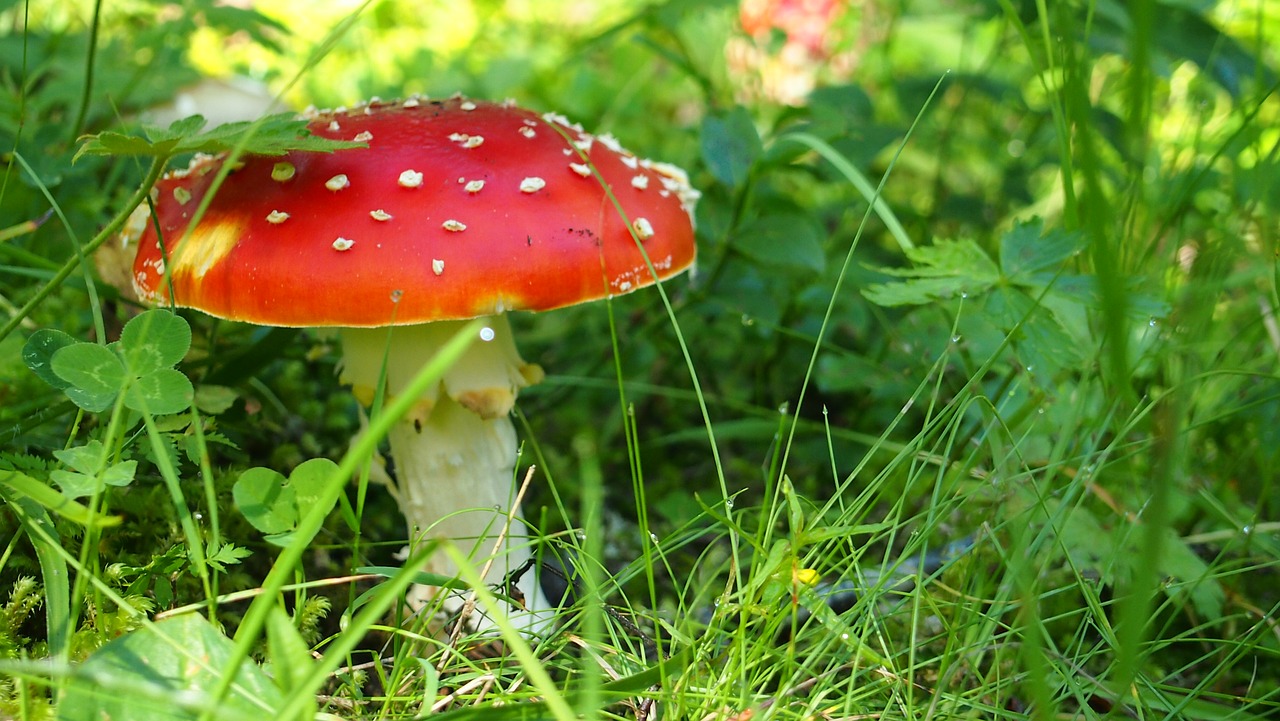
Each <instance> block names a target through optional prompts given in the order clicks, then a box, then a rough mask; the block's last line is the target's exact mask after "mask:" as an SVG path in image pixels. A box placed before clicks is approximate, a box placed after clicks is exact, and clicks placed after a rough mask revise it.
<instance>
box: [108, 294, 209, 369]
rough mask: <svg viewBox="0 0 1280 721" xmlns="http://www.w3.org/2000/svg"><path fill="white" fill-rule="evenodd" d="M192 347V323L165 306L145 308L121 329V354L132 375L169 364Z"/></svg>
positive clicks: (169, 366) (177, 360)
mask: <svg viewBox="0 0 1280 721" xmlns="http://www.w3.org/2000/svg"><path fill="white" fill-rule="evenodd" d="M190 348H191V326H189V325H187V321H186V320H184V319H183V318H182V317H181V316H178V315H175V314H173V313H171V312H170V311H167V310H148V311H146V312H143V313H140V314H138V315H137V316H135V317H134V318H133V320H130V321H129V322H128V323H126V324H125V326H124V330H123V331H121V332H120V355H121V356H122V357H123V358H124V362H125V364H126V365H127V366H128V368H129V371H130V372H131V373H133V374H134V375H139V376H142V375H146V374H148V373H151V372H152V371H157V370H160V369H161V368H172V367H173V366H175V365H177V364H178V362H179V361H181V360H182V358H183V356H185V355H186V354H187V350H188V349H190Z"/></svg>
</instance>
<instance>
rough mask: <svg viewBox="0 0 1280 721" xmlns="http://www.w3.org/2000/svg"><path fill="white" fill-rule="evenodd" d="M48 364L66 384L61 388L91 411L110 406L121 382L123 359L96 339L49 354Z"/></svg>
mask: <svg viewBox="0 0 1280 721" xmlns="http://www.w3.org/2000/svg"><path fill="white" fill-rule="evenodd" d="M50 367H52V368H53V372H54V373H57V374H58V375H59V376H60V377H61V378H62V379H63V380H64V381H66V382H67V383H69V384H70V385H69V386H68V387H67V388H66V389H64V390H65V392H66V394H67V397H68V398H70V399H71V401H72V402H73V403H75V404H76V405H77V406H80V407H81V408H83V409H85V410H86V411H89V412H91V413H99V412H101V411H104V410H106V409H107V408H110V407H111V404H112V403H114V402H115V399H116V395H117V394H118V393H119V392H120V389H122V388H123V387H124V385H125V370H124V363H122V362H121V361H120V358H119V356H117V355H116V354H115V353H113V352H111V350H109V349H107V348H104V347H103V346H100V345H97V344H96V343H76V344H75V345H69V346H66V347H65V348H61V349H59V350H58V351H57V352H55V353H54V354H53V358H52V360H51V361H50Z"/></svg>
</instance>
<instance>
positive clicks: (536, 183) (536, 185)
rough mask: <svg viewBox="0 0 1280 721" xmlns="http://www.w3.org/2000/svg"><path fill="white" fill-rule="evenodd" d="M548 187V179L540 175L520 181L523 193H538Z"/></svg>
mask: <svg viewBox="0 0 1280 721" xmlns="http://www.w3.org/2000/svg"><path fill="white" fill-rule="evenodd" d="M545 187H547V181H545V180H543V179H542V178H538V177H531V178H525V179H524V180H521V181H520V192H521V193H536V192H538V191H539V190H542V189H543V188H545Z"/></svg>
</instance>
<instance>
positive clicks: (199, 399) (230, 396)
mask: <svg viewBox="0 0 1280 721" xmlns="http://www.w3.org/2000/svg"><path fill="white" fill-rule="evenodd" d="M237 397H238V394H237V393H236V391H235V389H234V388H228V387H227V386H220V385H210V384H208V383H204V384H202V385H201V386H200V387H199V388H197V389H196V395H195V404H196V408H199V409H200V412H201V413H204V414H205V415H209V416H216V415H218V414H219V413H222V412H224V411H226V410H227V409H228V408H230V407H231V406H232V404H234V403H235V402H236V398H237Z"/></svg>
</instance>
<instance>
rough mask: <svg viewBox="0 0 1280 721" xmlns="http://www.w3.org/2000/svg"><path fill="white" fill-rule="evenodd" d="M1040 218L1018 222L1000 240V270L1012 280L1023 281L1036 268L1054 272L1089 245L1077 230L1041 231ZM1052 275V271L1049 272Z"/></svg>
mask: <svg viewBox="0 0 1280 721" xmlns="http://www.w3.org/2000/svg"><path fill="white" fill-rule="evenodd" d="M1043 231H1044V227H1043V224H1042V223H1041V221H1040V220H1038V219H1037V220H1033V221H1029V222H1026V223H1020V224H1018V225H1017V226H1016V227H1014V228H1013V229H1012V230H1010V231H1009V232H1007V233H1005V234H1004V237H1003V238H1001V239H1000V269H1001V270H1003V271H1004V274H1005V275H1006V276H1008V277H1009V278H1010V279H1011V280H1012V281H1013V282H1015V283H1025V282H1027V280H1028V279H1029V277H1030V275H1031V274H1032V273H1035V272H1036V271H1040V270H1045V269H1053V270H1054V271H1056V270H1057V269H1058V268H1059V267H1060V266H1061V265H1062V263H1063V262H1064V261H1065V260H1067V259H1068V258H1070V257H1072V256H1074V255H1076V254H1077V253H1079V252H1081V251H1082V250H1084V249H1085V246H1086V245H1087V244H1088V243H1087V241H1086V239H1085V237H1084V236H1083V235H1081V234H1080V233H1068V232H1066V231H1063V230H1058V229H1054V230H1051V231H1049V232H1048V233H1044V232H1043ZM1049 275H1050V278H1052V275H1053V274H1052V273H1051V274H1049Z"/></svg>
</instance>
